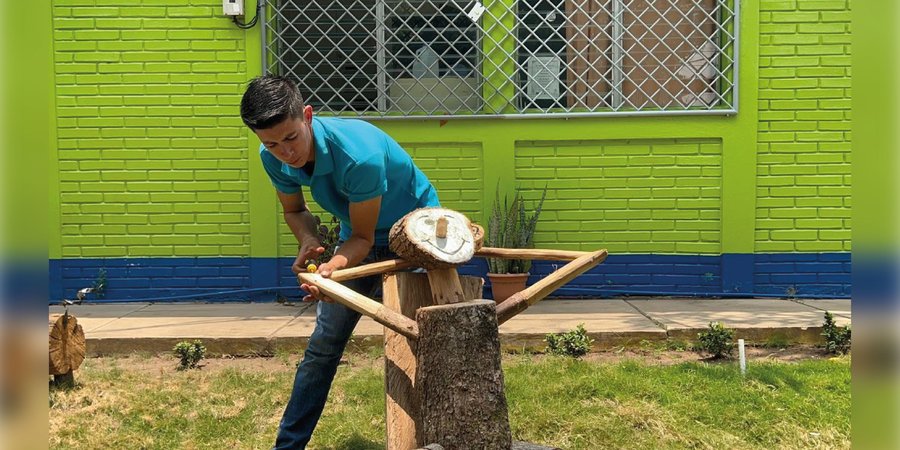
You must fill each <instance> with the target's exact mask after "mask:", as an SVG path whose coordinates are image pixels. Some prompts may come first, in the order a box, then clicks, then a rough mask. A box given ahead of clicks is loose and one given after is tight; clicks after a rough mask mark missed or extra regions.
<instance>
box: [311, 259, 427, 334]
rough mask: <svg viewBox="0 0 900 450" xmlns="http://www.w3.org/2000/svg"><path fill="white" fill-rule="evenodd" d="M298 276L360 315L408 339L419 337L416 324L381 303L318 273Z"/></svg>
mask: <svg viewBox="0 0 900 450" xmlns="http://www.w3.org/2000/svg"><path fill="white" fill-rule="evenodd" d="M297 276H298V277H299V278H300V281H302V282H303V283H307V284H312V285H315V286H317V287H318V288H319V290H321V291H322V292H323V293H324V294H325V296H327V297H328V298H330V299H332V300H334V301H336V302H338V303H340V304H342V305H344V306H346V307H348V308H350V309H352V310H354V311H356V312H358V313H360V314H363V315H365V316H368V317H371V318H372V319H374V320H375V321H376V322H378V323H380V324H382V325H384V326H386V327H388V328H390V329H392V330H394V331H396V332H398V333H400V334H402V335H404V336H406V337H408V338H412V339H416V338H417V337H418V333H419V330H418V326H417V325H416V322H414V321H412V320H410V319H408V318H406V317H404V316H403V315H401V314H400V313H397V312H394V311H392V310H390V309H388V308H385V307H384V305H382V304H381V303H378V302H376V301H375V300H372V299H370V298H369V297H366V296H365V295H362V294H360V293H358V292H356V291H354V290H353V289H350V288H348V287H347V286H344V285H343V284H340V283H338V282H337V281H334V280H329V279H328V278H323V277H322V276H321V275H319V274H317V273H301V274H299V275H297Z"/></svg>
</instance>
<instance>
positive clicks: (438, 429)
mask: <svg viewBox="0 0 900 450" xmlns="http://www.w3.org/2000/svg"><path fill="white" fill-rule="evenodd" d="M416 320H417V322H418V324H419V340H418V343H417V344H418V345H417V349H416V350H417V354H418V366H417V369H416V385H417V387H418V388H419V389H420V394H421V398H422V427H423V432H422V434H423V438H424V441H423V442H428V443H437V444H440V445H441V446H443V447H444V448H445V449H446V450H468V449H476V448H477V449H492V450H494V449H496V450H505V449H509V448H510V447H511V445H512V437H511V433H510V428H509V414H508V411H507V404H506V396H505V394H504V391H503V370H502V369H501V367H500V339H499V334H498V331H497V313H496V311H495V308H494V302H492V301H488V300H474V301H467V302H462V303H453V304H449V305H441V306H429V307H425V308H420V309H419V311H418V313H417V314H416Z"/></svg>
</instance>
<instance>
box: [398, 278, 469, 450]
mask: <svg viewBox="0 0 900 450" xmlns="http://www.w3.org/2000/svg"><path fill="white" fill-rule="evenodd" d="M459 281H460V284H461V285H462V289H463V296H464V297H465V299H466V300H472V299H476V298H481V296H482V288H483V286H484V280H482V279H481V278H478V277H468V276H462V277H459ZM383 290H384V296H383V298H384V306H386V307H388V308H390V309H392V310H394V311H397V312H399V313H400V314H403V315H404V316H406V317H409V318H415V317H416V310H418V309H419V308H420V307H423V306H431V305H433V304H434V300H433V297H432V294H431V288H430V285H429V281H428V277H427V276H426V274H423V273H411V272H399V273H392V274H388V275H386V276H385V277H384V285H383ZM384 360H385V370H384V374H385V377H384V380H385V388H384V391H385V397H386V399H385V400H386V401H385V406H386V409H387V411H386V414H385V418H386V425H387V446H386V448H387V449H388V450H409V449H411V448H415V447H416V446H419V445H422V443H423V442H424V441H423V440H422V435H421V432H422V425H421V412H420V411H421V408H420V397H419V393H418V391H417V390H416V384H415V380H416V341H415V340H413V339H408V338H406V337H405V336H403V335H401V334H399V333H397V332H395V331H393V330H391V329H390V328H385V329H384Z"/></svg>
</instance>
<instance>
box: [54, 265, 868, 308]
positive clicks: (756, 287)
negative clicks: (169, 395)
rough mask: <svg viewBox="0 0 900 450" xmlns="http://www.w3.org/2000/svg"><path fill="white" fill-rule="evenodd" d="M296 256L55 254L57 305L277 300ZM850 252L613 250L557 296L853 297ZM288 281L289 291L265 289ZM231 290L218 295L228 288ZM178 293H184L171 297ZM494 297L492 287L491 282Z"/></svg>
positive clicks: (478, 268)
mask: <svg viewBox="0 0 900 450" xmlns="http://www.w3.org/2000/svg"><path fill="white" fill-rule="evenodd" d="M292 263H293V258H109V259H56V260H50V280H49V281H50V290H49V293H50V299H49V300H50V303H51V304H55V303H58V302H59V300H60V299H61V298H63V297H65V298H74V296H75V293H76V292H77V291H78V290H79V289H81V288H85V287H90V286H92V285H94V284H95V283H96V282H97V280H98V279H99V278H100V277H101V273H105V278H106V291H105V293H104V295H103V297H102V299H103V300H105V301H111V300H131V301H134V300H142V299H143V300H148V301H176V300H190V299H191V298H198V299H210V300H213V299H214V300H216V301H248V300H253V301H274V300H276V298H277V296H279V295H281V296H284V297H287V298H289V299H296V298H298V297H300V295H301V292H300V290H299V288H297V289H296V290H294V289H291V288H292V287H294V286H297V281H296V278H295V277H294V275H293V273H291V264H292ZM563 264H564V263H563V262H560V261H535V263H534V266H533V267H532V271H531V278H530V280H529V282H530V283H533V282H535V281H537V280H539V279H540V278H542V277H544V276H546V275H547V274H549V273H551V272H553V271H554V270H556V269H557V268H559V267H561V266H562V265H563ZM486 272H487V264H486V263H485V262H484V260H483V259H481V258H476V259H475V260H473V261H471V262H470V263H469V264H466V265H465V266H463V267H461V268H460V273H461V274H463V275H474V276H483V275H484V274H485V273H486ZM850 278H851V277H850V253H777V254H760V253H756V254H725V255H720V256H700V255H610V256H609V257H608V258H607V259H606V261H605V262H603V263H602V264H600V265H599V266H597V267H595V268H594V269H593V270H591V271H589V272H587V273H585V274H583V275H582V276H580V277H578V278H577V279H575V280H574V281H572V282H571V283H569V284H567V285H566V286H565V287H564V288H562V289H559V290H558V291H556V293H555V294H554V296H557V297H617V296H622V295H702V296H719V295H722V294H725V295H741V294H747V295H753V294H758V295H769V296H782V297H791V296H821V297H847V296H849V295H850V287H851V279H850ZM277 287H284V288H286V289H279V290H271V289H270V290H266V288H277ZM246 290H252V291H248V292H228V293H222V294H219V295H210V294H215V293H217V292H221V291H246ZM171 297H177V298H171ZM485 298H490V285H489V284H488V285H486V286H485Z"/></svg>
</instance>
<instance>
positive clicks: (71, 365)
mask: <svg viewBox="0 0 900 450" xmlns="http://www.w3.org/2000/svg"><path fill="white" fill-rule="evenodd" d="M49 331H50V358H49V359H50V375H67V374H68V375H70V374H71V373H72V372H73V371H75V370H78V368H79V367H81V363H82V362H83V361H84V355H85V351H86V350H87V345H86V344H85V339H84V330H83V329H82V328H81V325H79V324H78V319H76V318H75V316H73V315H71V314H61V315H59V316H58V317H55V318H54V317H51V319H50V324H49Z"/></svg>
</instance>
